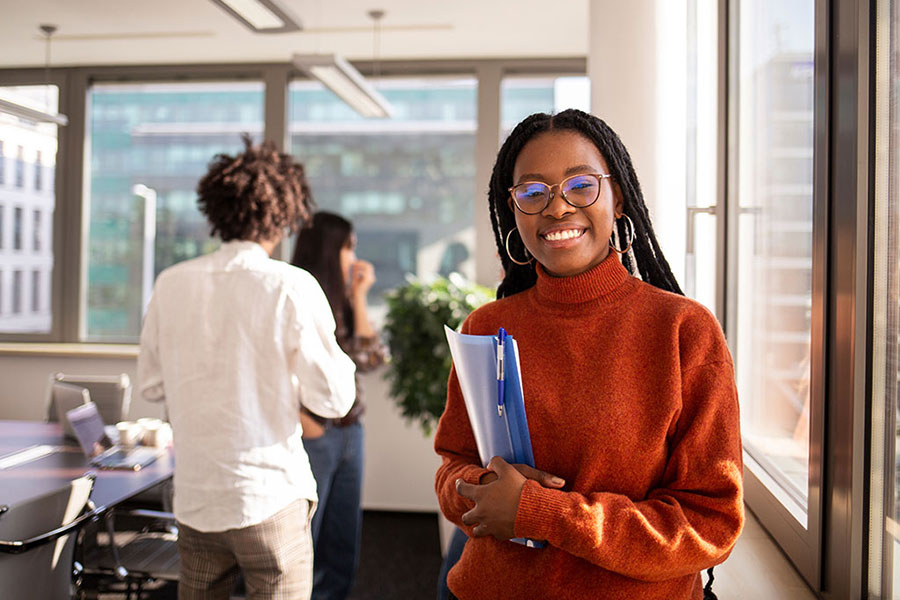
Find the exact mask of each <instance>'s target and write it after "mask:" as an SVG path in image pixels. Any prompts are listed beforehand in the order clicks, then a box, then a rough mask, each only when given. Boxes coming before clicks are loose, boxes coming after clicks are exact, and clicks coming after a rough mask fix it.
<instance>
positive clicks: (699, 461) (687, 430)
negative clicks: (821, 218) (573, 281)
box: [445, 361, 744, 581]
mask: <svg viewBox="0 0 900 600" xmlns="http://www.w3.org/2000/svg"><path fill="white" fill-rule="evenodd" d="M669 448H670V451H669V457H668V460H667V463H666V466H665V470H664V473H663V476H662V479H661V481H660V484H659V486H658V487H656V488H655V489H652V490H650V492H649V493H648V494H647V496H646V498H641V499H631V498H629V497H627V496H624V495H622V494H615V493H609V492H603V491H597V492H594V493H589V494H580V493H575V492H565V491H561V490H552V489H548V488H543V487H541V486H540V485H538V484H537V483H536V482H534V481H528V482H526V484H525V487H524V488H523V490H522V495H521V500H520V503H519V510H518V513H517V514H516V523H515V533H516V535H517V536H523V537H530V538H535V539H545V540H547V541H548V542H549V543H550V544H552V545H554V546H556V547H558V548H560V549H562V550H565V551H566V552H569V553H571V554H573V555H575V556H578V557H580V558H583V559H585V560H587V561H589V562H591V563H593V564H596V565H598V566H600V567H603V568H604V569H608V570H610V571H613V572H616V573H620V574H622V575H625V576H628V577H632V578H634V579H639V580H643V581H661V580H665V579H670V578H673V577H678V576H682V575H686V574H689V573H696V572H698V571H701V570H702V569H705V568H708V567H711V566H713V565H716V564H718V563H720V562H722V561H723V560H725V558H727V556H728V554H729V552H730V551H731V548H732V547H733V546H734V544H735V542H736V541H737V538H738V536H739V535H740V532H741V528H742V526H743V520H744V513H743V493H742V489H743V487H742V474H741V473H742V459H741V441H740V425H739V410H738V403H737V392H736V390H735V385H734V375H733V366H732V364H731V362H730V361H720V362H714V363H708V364H703V365H700V366H697V367H694V368H691V369H690V370H689V371H687V372H685V373H683V374H682V408H681V412H680V414H678V416H677V418H676V419H675V421H674V422H673V423H672V425H671V427H670V434H669ZM445 464H446V459H445Z"/></svg>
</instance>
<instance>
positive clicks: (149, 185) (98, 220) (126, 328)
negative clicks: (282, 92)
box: [84, 82, 264, 342]
mask: <svg viewBox="0 0 900 600" xmlns="http://www.w3.org/2000/svg"><path fill="white" fill-rule="evenodd" d="M89 96H90V114H89V115H88V117H89V120H90V122H89V123H88V131H89V132H90V136H91V155H90V166H89V167H88V173H90V177H91V186H90V189H91V195H90V198H89V199H88V201H87V203H86V206H85V210H86V211H88V213H87V214H88V215H89V234H88V240H87V256H86V257H85V260H86V263H87V285H86V286H85V294H86V298H85V304H86V306H87V312H86V315H85V320H86V321H85V324H84V329H85V331H86V334H87V335H86V337H87V339H88V340H91V341H123V342H129V341H136V340H137V339H138V336H139V335H140V326H141V318H142V315H143V308H144V306H145V305H146V302H147V300H149V297H150V292H151V289H152V281H153V280H154V279H155V277H156V275H158V274H159V272H160V271H162V270H163V269H164V268H166V267H168V266H170V265H172V264H174V263H176V262H179V261H182V260H185V259H188V258H193V257H195V256H198V255H201V254H206V253H208V252H211V251H212V250H214V249H216V248H217V247H218V244H219V242H218V241H217V240H215V239H213V238H211V237H210V235H209V228H208V226H207V224H206V220H205V219H204V217H203V215H202V214H200V211H199V210H197V204H196V193H195V189H196V187H197V181H198V180H199V179H200V177H201V176H202V175H203V174H204V173H205V172H206V168H207V164H208V163H209V161H210V160H211V159H212V158H213V156H214V155H215V154H217V153H220V152H225V153H230V154H233V153H235V152H238V151H240V149H241V148H243V144H242V142H241V137H240V136H241V134H242V133H244V132H246V133H249V134H250V135H251V136H252V137H253V138H254V140H255V141H257V142H258V141H259V140H260V139H261V137H262V127H263V104H264V102H263V86H262V84H261V83H258V82H246V83H245V82H241V83H236V82H203V83H177V84H155V83H154V84H129V85H114V84H110V85H98V86H94V87H93V88H91V90H90V92H89ZM145 214H146V215H148V216H149V218H150V219H151V220H153V221H155V231H149V230H148V231H145V230H144V223H145ZM148 229H149V228H148Z"/></svg>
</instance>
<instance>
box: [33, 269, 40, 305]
mask: <svg viewBox="0 0 900 600" xmlns="http://www.w3.org/2000/svg"><path fill="white" fill-rule="evenodd" d="M40 310H41V272H40V271H32V272H31V311H32V312H39V311H40Z"/></svg>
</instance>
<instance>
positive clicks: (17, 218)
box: [13, 206, 22, 250]
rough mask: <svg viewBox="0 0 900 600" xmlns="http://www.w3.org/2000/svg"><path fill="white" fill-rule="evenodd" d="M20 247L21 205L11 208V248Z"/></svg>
mask: <svg viewBox="0 0 900 600" xmlns="http://www.w3.org/2000/svg"><path fill="white" fill-rule="evenodd" d="M21 249H22V207H21V206H17V207H15V208H14V209H13V250H21Z"/></svg>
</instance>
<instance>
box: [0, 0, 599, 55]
mask: <svg viewBox="0 0 900 600" xmlns="http://www.w3.org/2000/svg"><path fill="white" fill-rule="evenodd" d="M278 3H279V4H280V5H281V6H283V7H285V8H286V9H287V10H288V11H289V12H290V13H291V14H293V15H295V16H297V17H299V20H300V21H301V23H302V25H303V27H304V31H300V32H296V33H283V34H254V33H252V32H251V31H250V30H248V29H247V28H246V27H244V25H242V24H241V23H239V22H238V21H236V20H235V19H234V18H233V17H231V16H230V15H229V14H227V13H226V12H225V11H224V10H222V9H221V8H220V7H219V6H218V5H216V4H214V3H213V2H211V0H30V1H29V0H0V68H6V67H24V66H43V64H44V51H45V46H44V41H43V38H42V36H41V34H40V31H39V29H38V25H40V24H42V23H51V24H54V25H57V26H58V28H59V29H58V31H57V32H56V34H55V35H54V37H53V41H52V46H51V54H52V64H53V66H64V65H123V64H177V63H225V62H288V60H289V58H290V56H291V55H292V54H293V53H295V52H301V53H308V52H337V53H340V54H343V55H344V56H345V57H346V58H348V59H351V60H354V59H355V60H371V59H372V58H373V57H374V55H375V44H374V34H373V22H372V20H371V19H370V18H369V17H368V16H367V13H368V11H370V10H372V9H382V10H384V11H385V16H384V18H383V19H382V20H381V24H382V33H381V44H380V51H379V53H378V54H379V56H378V57H379V58H380V59H382V60H391V59H440V58H501V57H502V58H552V57H573V56H585V55H586V54H587V43H588V39H587V36H588V32H587V30H588V28H587V20H588V19H587V17H588V0H555V1H554V2H552V3H549V2H547V1H546V0H449V1H448V0H365V1H363V0H330V1H328V0H278Z"/></svg>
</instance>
